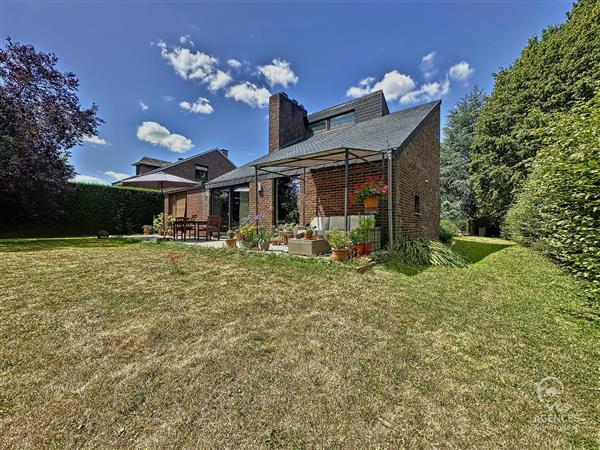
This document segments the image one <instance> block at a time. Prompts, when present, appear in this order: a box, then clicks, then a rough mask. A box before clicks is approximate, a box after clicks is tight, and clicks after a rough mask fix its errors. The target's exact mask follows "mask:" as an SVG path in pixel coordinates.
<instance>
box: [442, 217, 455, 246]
mask: <svg viewBox="0 0 600 450" xmlns="http://www.w3.org/2000/svg"><path fill="white" fill-rule="evenodd" d="M457 230H458V227H457V226H456V225H454V223H453V222H452V221H450V220H448V219H442V220H440V233H439V236H440V241H442V242H445V243H447V244H448V243H450V242H452V238H454V236H456V231H457Z"/></svg>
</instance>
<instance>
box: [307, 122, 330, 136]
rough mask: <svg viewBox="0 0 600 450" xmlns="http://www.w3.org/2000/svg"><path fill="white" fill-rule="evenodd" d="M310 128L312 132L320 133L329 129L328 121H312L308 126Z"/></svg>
mask: <svg viewBox="0 0 600 450" xmlns="http://www.w3.org/2000/svg"><path fill="white" fill-rule="evenodd" d="M308 129H309V130H310V132H311V133H312V134H315V133H319V132H320V131H325V130H326V129H327V121H326V120H321V121H319V122H315V123H311V124H310V125H309V126H308Z"/></svg>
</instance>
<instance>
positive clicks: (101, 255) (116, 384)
mask: <svg viewBox="0 0 600 450" xmlns="http://www.w3.org/2000/svg"><path fill="white" fill-rule="evenodd" d="M53 241H54V242H53ZM65 241H66V242H65ZM461 242H462V241H461ZM464 242H465V243H464V244H462V245H463V246H467V247H468V246H469V245H471V246H473V245H476V246H477V245H484V244H485V242H483V243H482V242H477V241H476V240H472V241H469V240H465V241H464ZM169 249H173V250H174V251H176V252H177V253H179V254H181V255H182V256H183V258H182V262H181V273H176V272H174V271H173V270H172V267H171V265H170V264H171V263H170V262H169V261H168V260H167V258H166V253H167V251H168V250H169ZM497 250H499V251H495V252H493V253H492V252H489V253H488V254H487V255H486V256H485V257H483V258H479V262H477V263H476V264H473V265H471V266H470V267H469V268H467V269H443V268H436V269H433V268H431V269H427V270H423V271H421V272H418V273H413V274H410V275H405V274H403V273H398V272H393V271H390V270H386V269H384V268H376V269H374V270H371V271H369V272H368V273H366V274H357V273H356V272H355V271H354V270H352V269H351V268H344V267H339V266H337V265H331V264H326V263H322V262H319V261H314V260H299V259H295V258H288V257H279V256H271V255H270V256H259V255H243V254H240V253H237V252H226V251H218V250H207V249H198V248H190V247H186V246H180V245H157V244H148V243H146V244H142V243H138V244H125V243H124V241H119V240H113V239H111V240H109V241H107V242H102V241H98V240H97V239H87V240H86V239H80V240H72V241H69V240H39V241H11V242H9V241H4V242H0V252H1V255H0V257H1V262H0V268H1V270H2V273H3V274H4V275H3V278H2V281H1V282H0V283H1V286H0V287H1V291H2V293H3V295H2V301H1V303H0V321H1V323H2V327H1V328H0V436H2V445H3V446H5V447H15V448H16V447H19V448H23V447H25V448H39V447H67V446H81V447H90V448H95V447H140V448H143V447H148V448H159V447H186V448H190V447H191V448H194V447H196V448H206V447H215V448H216V447H223V446H226V447H232V448H233V447H250V448H259V447H261V448H262V447H284V448H303V447H352V448H357V447H402V446H405V447H463V448H464V447H494V448H497V447H517V446H521V447H528V448H530V447H537V448H540V447H551V446H562V447H568V446H572V447H585V446H588V447H594V446H598V445H600V438H599V436H598V423H599V422H600V412H599V410H598V406H597V405H598V400H599V396H600V390H599V382H598V367H599V363H600V352H599V349H598V345H597V344H598V342H600V325H599V322H600V321H598V320H597V319H596V318H597V316H596V315H595V313H594V311H595V310H594V309H593V307H591V306H589V305H588V304H587V303H586V302H585V300H584V299H583V298H582V297H581V295H580V294H581V293H582V287H581V286H580V285H578V284H576V283H575V282H573V281H572V280H571V279H570V278H568V277H567V276H565V275H563V274H562V273H560V272H559V271H558V269H556V268H555V267H554V266H553V265H551V264H550V263H548V262H547V261H546V260H545V259H543V258H542V257H540V256H538V255H537V254H535V253H533V252H531V251H529V250H527V249H524V248H522V247H519V246H510V247H506V248H504V247H502V248H501V249H497ZM471 251H472V252H473V253H474V254H477V255H481V254H483V253H485V252H486V251H485V249H484V250H482V249H473V248H471ZM549 375H552V376H556V377H558V378H560V380H561V381H562V382H563V384H564V387H565V392H564V394H563V397H562V399H563V401H564V402H567V403H569V404H570V405H571V414H570V415H569V416H568V419H569V420H567V422H565V423H553V424H540V423H537V422H536V417H538V416H540V415H543V414H547V413H548V409H547V408H546V407H545V406H544V404H542V403H541V402H540V401H539V400H538V399H537V397H536V393H535V383H536V382H538V381H539V380H540V379H542V378H544V377H545V376H549Z"/></svg>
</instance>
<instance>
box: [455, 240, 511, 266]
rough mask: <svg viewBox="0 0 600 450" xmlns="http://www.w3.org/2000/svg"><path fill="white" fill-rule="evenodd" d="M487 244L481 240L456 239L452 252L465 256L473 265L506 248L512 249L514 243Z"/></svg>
mask: <svg viewBox="0 0 600 450" xmlns="http://www.w3.org/2000/svg"><path fill="white" fill-rule="evenodd" d="M497 241H498V240H496V242H486V241H484V240H481V239H477V240H475V239H456V240H455V241H454V245H452V250H454V251H455V252H456V253H458V254H460V255H461V256H463V257H464V258H465V259H466V260H467V261H469V262H470V263H471V264H473V263H476V262H478V261H481V260H482V259H483V258H485V257H486V256H489V255H491V254H492V253H496V252H498V251H500V250H503V249H505V248H506V247H511V246H513V245H514V244H513V243H512V242H509V241H506V242H505V243H503V242H497Z"/></svg>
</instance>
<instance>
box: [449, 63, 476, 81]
mask: <svg viewBox="0 0 600 450" xmlns="http://www.w3.org/2000/svg"><path fill="white" fill-rule="evenodd" d="M473 72H474V69H472V68H471V67H470V66H469V63H468V62H466V61H461V62H459V63H458V64H455V65H453V66H452V67H450V70H448V75H449V76H450V78H452V79H453V80H456V81H465V80H466V79H467V78H469V77H470V76H471V75H472V74H473Z"/></svg>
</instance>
